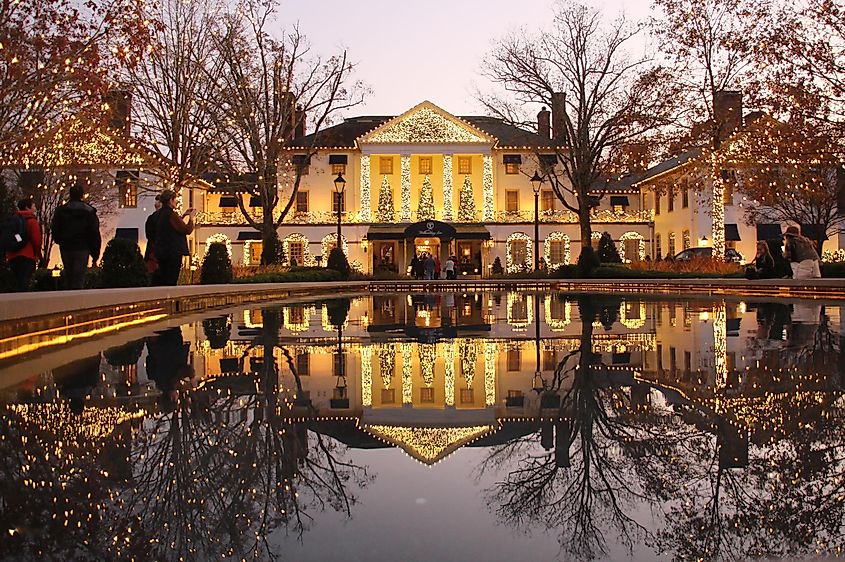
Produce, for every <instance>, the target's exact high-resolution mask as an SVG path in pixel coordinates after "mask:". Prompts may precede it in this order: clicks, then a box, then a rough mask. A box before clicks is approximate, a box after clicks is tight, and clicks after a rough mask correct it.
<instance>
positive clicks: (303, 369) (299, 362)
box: [296, 352, 311, 377]
mask: <svg viewBox="0 0 845 562" xmlns="http://www.w3.org/2000/svg"><path fill="white" fill-rule="evenodd" d="M296 373H297V374H298V375H300V376H303V377H304V376H308V375H310V374H311V356H310V355H308V353H307V352H302V353H299V354H297V356H296Z"/></svg>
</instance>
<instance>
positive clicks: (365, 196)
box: [360, 154, 371, 222]
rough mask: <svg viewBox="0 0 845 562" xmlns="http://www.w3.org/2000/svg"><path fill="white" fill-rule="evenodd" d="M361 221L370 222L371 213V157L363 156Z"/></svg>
mask: <svg viewBox="0 0 845 562" xmlns="http://www.w3.org/2000/svg"><path fill="white" fill-rule="evenodd" d="M360 161H361V220H362V221H364V222H369V221H370V219H371V212H370V155H369V154H363V155H361V160H360Z"/></svg>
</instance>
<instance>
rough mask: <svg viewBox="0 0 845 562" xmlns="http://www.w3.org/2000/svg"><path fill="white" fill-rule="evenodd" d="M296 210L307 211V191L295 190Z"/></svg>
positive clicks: (299, 211)
mask: <svg viewBox="0 0 845 562" xmlns="http://www.w3.org/2000/svg"><path fill="white" fill-rule="evenodd" d="M296 212H297V213H307V212H308V192H307V191H297V192H296Z"/></svg>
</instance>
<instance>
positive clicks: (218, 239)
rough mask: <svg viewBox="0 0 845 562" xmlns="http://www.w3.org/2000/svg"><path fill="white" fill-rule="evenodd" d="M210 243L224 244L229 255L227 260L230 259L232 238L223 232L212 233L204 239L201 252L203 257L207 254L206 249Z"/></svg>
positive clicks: (209, 246)
mask: <svg viewBox="0 0 845 562" xmlns="http://www.w3.org/2000/svg"><path fill="white" fill-rule="evenodd" d="M212 244H225V245H226V253H227V254H228V255H229V260H231V259H232V240H231V239H230V238H229V237H228V236H226V235H225V234H221V233H219V232H218V233H216V234H212V235H211V236H209V237H208V238H206V239H205V251H204V252H203V254H202V256H203V258H205V256H207V255H208V250H209V249H210V248H211V245H212Z"/></svg>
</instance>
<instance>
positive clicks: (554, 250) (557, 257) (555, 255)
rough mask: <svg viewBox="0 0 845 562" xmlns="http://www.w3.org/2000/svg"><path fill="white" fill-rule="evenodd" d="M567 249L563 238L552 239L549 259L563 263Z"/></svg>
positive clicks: (554, 262) (555, 262)
mask: <svg viewBox="0 0 845 562" xmlns="http://www.w3.org/2000/svg"><path fill="white" fill-rule="evenodd" d="M565 251H566V248H565V244H564V241H563V240H552V241H551V244H549V261H551V262H552V263H553V264H559V263H563V260H564V253H565Z"/></svg>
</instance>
